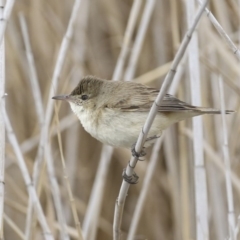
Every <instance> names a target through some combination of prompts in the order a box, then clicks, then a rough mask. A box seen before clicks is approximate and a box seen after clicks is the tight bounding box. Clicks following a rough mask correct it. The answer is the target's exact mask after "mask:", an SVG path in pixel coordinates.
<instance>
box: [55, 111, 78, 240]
mask: <svg viewBox="0 0 240 240" xmlns="http://www.w3.org/2000/svg"><path fill="white" fill-rule="evenodd" d="M55 111H56V112H57V110H56V107H55ZM56 121H57V126H59V119H58V114H56ZM58 144H59V149H60V155H61V160H62V167H63V173H64V179H66V185H67V190H68V196H69V201H70V203H71V209H72V214H73V219H74V222H75V226H76V229H77V232H78V239H79V240H83V236H82V229H81V225H80V222H79V219H78V214H77V209H76V205H75V200H74V198H73V194H72V190H71V184H70V182H69V177H68V174H67V170H66V163H65V159H64V156H63V148H62V139H61V135H60V131H58Z"/></svg>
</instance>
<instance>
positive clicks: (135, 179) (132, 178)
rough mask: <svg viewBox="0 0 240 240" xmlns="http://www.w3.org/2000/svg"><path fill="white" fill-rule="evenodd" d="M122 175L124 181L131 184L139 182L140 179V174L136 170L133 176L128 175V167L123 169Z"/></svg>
mask: <svg viewBox="0 0 240 240" xmlns="http://www.w3.org/2000/svg"><path fill="white" fill-rule="evenodd" d="M122 177H123V179H124V181H125V182H127V183H129V184H137V183H138V179H139V177H138V175H137V174H136V173H135V172H133V174H132V176H128V175H127V173H126V168H124V169H123V173H122Z"/></svg>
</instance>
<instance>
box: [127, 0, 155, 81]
mask: <svg viewBox="0 0 240 240" xmlns="http://www.w3.org/2000/svg"><path fill="white" fill-rule="evenodd" d="M154 5H155V0H149V1H147V2H146V5H145V8H144V12H143V15H142V19H141V23H140V25H139V28H138V33H137V37H136V40H135V43H134V46H133V49H132V54H131V57H130V60H129V64H128V67H127V69H126V73H125V76H124V80H125V81H130V80H131V79H132V78H133V77H134V74H135V71H136V67H137V62H138V59H139V55H140V52H141V49H142V45H143V41H144V39H145V36H146V31H147V28H148V24H149V21H150V19H151V16H152V12H153V8H154Z"/></svg>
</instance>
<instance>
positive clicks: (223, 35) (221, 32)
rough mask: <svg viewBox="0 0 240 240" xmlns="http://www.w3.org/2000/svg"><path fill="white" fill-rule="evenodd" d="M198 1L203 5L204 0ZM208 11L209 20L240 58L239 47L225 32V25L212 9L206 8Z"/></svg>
mask: <svg viewBox="0 0 240 240" xmlns="http://www.w3.org/2000/svg"><path fill="white" fill-rule="evenodd" d="M198 2H199V3H200V5H202V0H198ZM205 11H206V13H207V17H208V18H209V20H210V21H211V23H212V24H213V26H214V27H215V28H216V30H217V31H218V33H219V34H220V35H221V37H222V38H223V39H224V40H225V42H226V43H227V45H228V47H229V48H230V49H231V50H232V52H233V53H234V55H236V57H237V59H238V60H240V51H239V49H238V48H237V46H236V45H235V44H234V43H233V41H232V40H231V38H230V37H229V36H228V34H227V33H226V32H225V30H224V29H223V27H222V26H221V25H220V24H219V22H218V21H217V19H216V18H215V17H214V15H213V14H212V13H211V11H209V10H208V9H207V8H206V9H205Z"/></svg>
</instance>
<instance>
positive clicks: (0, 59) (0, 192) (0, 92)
mask: <svg viewBox="0 0 240 240" xmlns="http://www.w3.org/2000/svg"><path fill="white" fill-rule="evenodd" d="M3 11H4V0H1V1H0V18H3ZM2 24H3V22H0V25H2ZM4 94H5V43H4V39H3V41H2V44H1V46H0V109H2V108H4V109H5V99H4V98H5V96H4ZM4 171H5V124H4V116H3V114H2V111H1V112H0V239H1V240H2V239H3V213H4V175H5V174H4V173H5V172H4Z"/></svg>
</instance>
